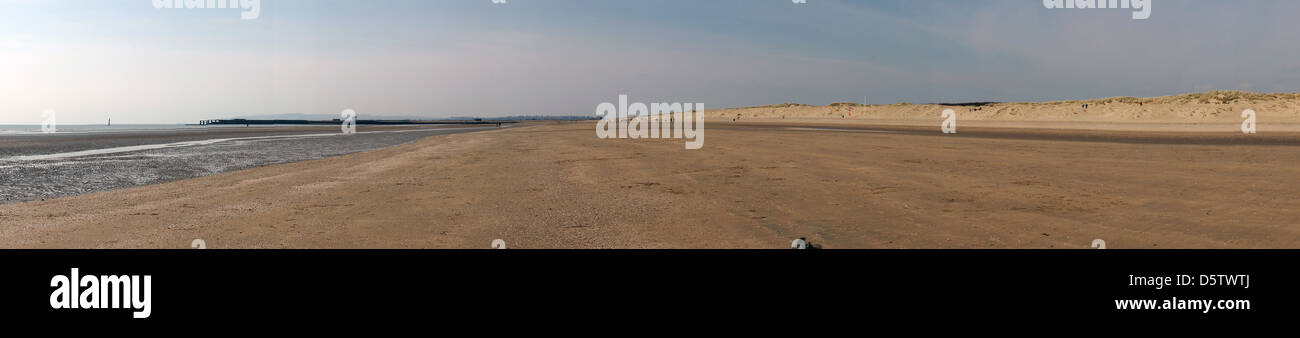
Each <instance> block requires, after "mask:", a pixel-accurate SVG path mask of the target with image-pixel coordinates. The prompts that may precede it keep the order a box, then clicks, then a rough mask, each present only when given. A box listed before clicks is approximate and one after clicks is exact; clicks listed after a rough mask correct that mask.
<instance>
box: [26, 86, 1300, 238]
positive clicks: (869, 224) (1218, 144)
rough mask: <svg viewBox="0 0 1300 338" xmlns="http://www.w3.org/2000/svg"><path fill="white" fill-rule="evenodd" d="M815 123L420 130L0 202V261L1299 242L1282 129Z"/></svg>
mask: <svg viewBox="0 0 1300 338" xmlns="http://www.w3.org/2000/svg"><path fill="white" fill-rule="evenodd" d="M1231 109H1236V108H1231ZM999 116H1000V115H999ZM835 126H840V127H841V128H843V129H854V128H862V130H848V131H835V130H822V129H831V128H826V127H827V126H826V125H797V124H792V125H788V126H781V125H774V124H771V123H767V124H741V123H718V122H711V123H710V124H708V125H706V135H707V137H706V138H705V140H706V142H705V145H704V148H703V149H701V150H685V149H684V146H683V142H682V140H601V139H597V138H596V136H595V133H594V123H591V122H583V123H562V124H561V123H546V124H538V125H534V126H530V127H525V128H513V129H507V130H498V131H487V132H479V133H471V134H457V135H445V136H434V137H429V138H426V139H424V140H422V141H419V142H416V143H412V144H407V145H402V146H398V147H393V148H388V149H382V150H376V151H370V152H365V153H360V154H353V155H347V156H341V157H334V158H326V159H321V160H314V161H308V162H299V163H291V164H283V165H276V166H269V167H262V168H254V169H249V170H243V171H237V172H230V173H224V174H218V175H213V176H208V177H202V178H197V179H190V180H184V181H178V182H171V183H166V184H158V185H151V186H144V187H137V188H130V189H122V190H116V191H108V192H102V193H95V194H89V195H82V196H76V197H71V198H64V199H57V200H49V201H38V202H29V203H20V204H9V205H0V247H6V248H184V247H188V246H189V245H190V243H191V241H192V240H193V239H196V238H198V239H204V240H205V241H206V243H207V245H208V247H209V248H282V247H284V248H488V247H489V245H490V243H491V242H492V240H494V239H503V240H505V241H506V243H507V245H508V246H509V247H510V248H787V247H789V245H790V240H792V239H794V238H798V237H808V238H809V240H811V241H812V242H814V243H818V244H822V245H824V246H825V247H827V248H1086V247H1088V246H1089V244H1090V243H1091V242H1092V241H1093V240H1094V239H1098V238H1100V239H1104V240H1105V241H1106V242H1107V244H1108V246H1109V247H1110V248H1188V247H1191V248H1300V227H1298V224H1300V210H1297V208H1296V206H1297V201H1300V192H1297V187H1300V166H1297V164H1300V145H1298V141H1297V140H1300V134H1296V133H1274V134H1263V133H1262V134H1259V135H1252V136H1245V135H1240V133H1236V134H1234V133H1232V132H1221V133H1213V134H1206V133H1181V134H1180V133H1169V134H1163V133H1155V134H1152V133H1147V132H1132V131H1122V128H1121V129H1119V130H1120V131H1105V132H1099V131H1061V130H1050V129H1041V130H1033V131H1030V130H1021V131H1016V130H997V129H992V128H990V129H981V128H978V127H963V128H968V129H962V131H961V132H960V133H959V134H958V135H948V136H944V135H942V134H940V133H939V132H938V127H937V123H936V124H935V125H934V126H933V128H929V129H932V130H927V129H926V128H920V127H906V128H903V127H891V126H882V127H879V128H876V127H872V128H866V127H864V126H862V125H860V124H859V125H854V124H836V125H831V127H835Z"/></svg>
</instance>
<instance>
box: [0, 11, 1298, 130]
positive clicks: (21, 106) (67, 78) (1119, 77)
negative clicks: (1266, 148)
mask: <svg viewBox="0 0 1300 338" xmlns="http://www.w3.org/2000/svg"><path fill="white" fill-rule="evenodd" d="M507 2H508V3H506V4H492V2H491V1H490V0H415V1H385V0H354V1H326V0H262V1H261V13H260V17H259V18H257V19H256V20H241V19H240V10H238V9H156V8H154V6H153V3H152V0H113V1H103V0H0V124H18V123H24V124H25V123H32V124H39V123H40V121H41V115H40V113H41V111H42V110H44V109H53V110H55V111H56V112H58V116H59V122H60V123H102V122H103V121H104V120H105V119H107V118H109V117H112V118H113V119H114V121H115V122H119V123H158V122H167V123H172V122H195V121H198V120H200V119H205V118H222V117H230V116H235V115H256V114H280V113H308V114H338V113H339V112H340V111H342V110H343V109H347V108H351V109H355V110H356V111H357V112H358V113H359V114H360V115H361V117H362V118H365V117H366V115H368V114H369V115H372V116H373V115H422V116H430V117H443V116H450V115H460V116H464V115H478V116H501V115H514V114H583V115H590V114H594V112H595V107H596V105H598V104H599V103H601V102H611V101H616V100H617V98H618V95H619V94H628V95H630V96H631V99H632V100H633V101H640V102H651V101H654V102H702V103H704V104H705V107H706V108H723V107H735V106H750V105H764V104H773V103H780V102H800V103H808V104H828V103H831V102H839V101H856V102H861V101H862V100H863V97H864V96H866V97H868V99H869V100H870V103H893V102H900V101H901V102H954V101H1009V100H1017V101H1018V100H1035V101H1038V100H1053V99H1072V98H1095V97H1108V96H1157V95H1168V94H1177V93H1184V92H1191V91H1204V90H1210V89H1241V90H1252V91H1263V92H1274V91H1287V92H1294V91H1300V20H1297V17H1298V15H1300V1H1294V0H1276V1H1270V0H1257V1H1252V0H1230V1H1229V0H1200V1H1190V0H1188V1H1183V0H1154V3H1153V5H1152V16H1151V18H1150V19H1148V20H1133V19H1131V16H1130V13H1131V11H1132V10H1129V9H1089V10H1079V9H1046V8H1044V6H1043V5H1042V1H1041V0H988V1H982V0H954V1H931V0H881V1H831V0H808V3H807V4H794V3H792V2H791V1H790V0H689V1H673V0H589V1H578V0H507Z"/></svg>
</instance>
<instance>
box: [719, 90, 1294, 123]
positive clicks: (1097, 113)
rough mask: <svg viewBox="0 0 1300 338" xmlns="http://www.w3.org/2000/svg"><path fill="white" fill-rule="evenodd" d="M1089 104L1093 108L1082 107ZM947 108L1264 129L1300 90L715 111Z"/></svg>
mask: <svg viewBox="0 0 1300 338" xmlns="http://www.w3.org/2000/svg"><path fill="white" fill-rule="evenodd" d="M1084 104H1088V106H1089V107H1088V109H1084V108H1083V105H1084ZM944 109H953V110H954V111H956V112H958V114H959V116H960V119H961V120H963V121H998V122H1065V123H1161V124H1193V123H1209V124H1229V123H1231V124H1239V123H1241V121H1242V118H1241V112H1242V111H1243V110H1246V109H1253V110H1255V111H1256V112H1257V119H1258V120H1259V121H1260V122H1259V123H1260V124H1261V128H1263V127H1264V126H1265V125H1266V123H1265V122H1267V123H1276V124H1300V93H1290V94H1257V93H1249V92H1240V91H1212V92H1206V93H1197V94H1185V95H1176V96H1163V97H1154V98H1135V97H1112V98H1104V99H1095V100H1074V101H1053V102H1014V103H987V104H965V105H962V104H910V103H898V104H887V105H862V104H858V103H835V104H831V105H827V106H811V105H801V104H795V103H783V104H777V105H768V106H759V107H746V108H732V109H719V110H710V111H707V112H705V116H706V117H707V118H708V119H709V120H711V121H730V120H731V119H733V118H736V117H740V119H741V120H746V119H751V120H752V119H833V120H846V121H855V120H857V121H861V120H891V121H924V122H925V123H929V122H931V121H935V120H937V119H939V115H940V113H941V112H943V110H944Z"/></svg>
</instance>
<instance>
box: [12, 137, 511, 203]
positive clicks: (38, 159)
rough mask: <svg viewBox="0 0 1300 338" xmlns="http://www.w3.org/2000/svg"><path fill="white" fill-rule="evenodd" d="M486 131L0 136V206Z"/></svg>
mask: <svg viewBox="0 0 1300 338" xmlns="http://www.w3.org/2000/svg"><path fill="white" fill-rule="evenodd" d="M485 129H495V127H487V128H482V127H478V128H470V127H458V126H452V127H433V126H400V127H387V126H385V127H378V126H366V127H363V128H359V130H358V132H357V133H355V134H353V135H343V134H342V133H341V132H340V130H339V129H338V127H334V128H333V129H331V128H320V127H257V128H242V127H233V128H232V127H216V128H185V129H178V130H147V131H140V130H134V131H112V132H83V133H76V132H73V133H56V134H26V135H5V136H0V153H9V154H11V156H0V204H3V203H12V202H22V201H34V200H42V199H51V198H58V197H67V196H75V195H79V194H85V193H91V192H98V191H105V190H111V189H118V188H125V187H134V186H141V185H146V184H154V183H162V182H169V181H174V180H179V179H187V178H194V177H200V176H206V175H211V174H214V173H220V172H227V171H232V170H239V169H247V168H254V167H258V166H264V165H273V164H280V163H289V162H296V161H303V160H311V159H317V158H322V157H327V156H337V155H344V154H351V153H356V152H361V151H366V150H372V149H377V148H383V147H389V146H395V145H399V144H404V143H409V142H414V141H417V140H419V139H422V138H424V137H427V136H430V135H438V134H449V133H460V132H473V131H481V130H485Z"/></svg>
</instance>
